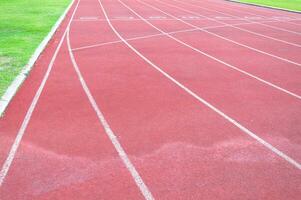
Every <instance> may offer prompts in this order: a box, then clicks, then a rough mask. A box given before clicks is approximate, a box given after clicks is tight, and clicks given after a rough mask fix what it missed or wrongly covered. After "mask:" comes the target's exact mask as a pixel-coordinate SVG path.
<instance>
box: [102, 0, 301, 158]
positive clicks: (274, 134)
mask: <svg viewBox="0 0 301 200" xmlns="http://www.w3.org/2000/svg"><path fill="white" fill-rule="evenodd" d="M127 3H129V2H127ZM129 4H130V5H131V6H133V7H135V9H139V7H140V6H139V5H138V4H136V3H133V2H132V3H129ZM121 6H122V5H121ZM120 9H121V8H118V10H120ZM124 9H126V8H125V7H124ZM108 13H109V16H110V10H108ZM110 17H112V16H110ZM112 23H113V25H114V26H116V27H118V25H117V23H121V22H115V21H112ZM139 23H143V22H139ZM166 23H167V24H166V25H168V22H166ZM135 27H136V31H137V32H143V27H140V26H139V25H138V24H136V26H135ZM118 31H119V32H120V33H121V34H122V35H126V34H127V33H126V31H124V30H121V29H119V30H118ZM209 41H210V40H208V42H209ZM130 43H131V44H132V45H133V46H134V47H135V48H137V49H138V50H139V51H140V52H141V53H142V54H143V55H145V56H146V57H147V58H149V59H150V60H151V61H153V62H154V63H155V64H157V65H159V66H160V67H161V68H162V69H163V70H165V71H167V72H168V73H170V74H171V75H172V76H174V77H175V78H176V79H177V80H179V81H180V82H182V83H184V85H186V86H188V87H189V88H190V89H192V91H195V92H196V93H197V94H199V95H200V96H202V97H204V98H205V99H206V100H208V101H209V102H212V103H213V104H214V105H216V106H217V107H218V108H221V109H222V110H223V111H225V112H226V113H228V114H229V115H230V116H233V117H234V118H235V119H237V120H239V121H240V122H241V123H242V124H244V125H246V126H248V127H250V128H251V129H252V130H254V131H255V132H256V133H257V132H258V133H260V135H263V136H265V137H266V138H267V140H269V141H271V142H272V143H274V144H276V145H277V146H279V147H280V148H281V149H283V150H284V151H287V152H288V154H289V155H291V156H293V157H295V158H296V159H297V160H300V159H301V157H300V153H299V152H300V146H299V143H300V137H299V134H298V130H299V129H300V127H299V125H298V123H296V120H297V121H298V120H299V118H298V117H297V116H298V115H299V114H300V100H299V99H297V98H295V97H292V96H290V95H287V94H286V93H283V92H281V91H279V90H277V89H275V88H272V87H270V86H269V85H266V84H262V83H261V82H259V81H257V80H256V79H253V78H251V77H248V76H246V75H244V74H242V73H240V72H238V71H236V70H233V69H230V68H228V67H227V66H224V65H223V64H221V63H218V62H216V61H214V60H212V59H208V57H206V56H204V55H201V54H199V53H198V52H194V51H192V50H191V49H189V48H187V47H186V46H183V45H182V44H179V43H177V42H175V41H174V40H172V39H170V38H167V37H166V36H165V37H161V38H149V39H145V40H140V41H133V42H130ZM157 44H164V46H165V47H166V48H161V46H160V45H157ZM167 47H168V48H167ZM208 66H210V67H208ZM234 80H235V81H234ZM238 83H240V84H239V86H238V85H237V84H238ZM295 87H297V85H295ZM271 124H273V126H271ZM293 124H294V125H293ZM292 125H293V126H292ZM276 138H277V139H276ZM280 138H282V139H280Z"/></svg>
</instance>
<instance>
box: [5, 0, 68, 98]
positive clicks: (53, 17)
mask: <svg viewBox="0 0 301 200" xmlns="http://www.w3.org/2000/svg"><path fill="white" fill-rule="evenodd" d="M70 1H71V0H43V1H41V0H0V97H1V96H2V95H3V94H4V92H5V90H6V88H7V87H8V86H9V85H10V83H11V82H12V81H13V80H14V78H15V77H16V76H17V75H18V74H19V72H20V71H21V69H22V68H23V67H24V65H25V64H26V63H27V62H28V60H29V58H30V57H31V55H32V54H33V52H34V51H35V49H36V48H37V47H38V45H39V44H40V42H41V41H42V40H43V38H44V37H45V36H46V35H47V34H48V32H49V31H50V29H51V27H52V26H53V25H54V24H55V22H56V21H57V19H58V18H59V17H60V15H61V14H62V13H63V12H64V10H65V9H66V8H67V6H68V5H69V3H70Z"/></svg>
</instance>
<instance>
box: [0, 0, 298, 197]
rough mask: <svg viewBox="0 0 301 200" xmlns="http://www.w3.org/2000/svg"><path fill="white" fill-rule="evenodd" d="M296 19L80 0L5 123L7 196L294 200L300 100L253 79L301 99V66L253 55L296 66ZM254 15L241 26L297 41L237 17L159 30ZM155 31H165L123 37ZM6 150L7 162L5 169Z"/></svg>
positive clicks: (130, 0) (1, 159)
mask: <svg viewBox="0 0 301 200" xmlns="http://www.w3.org/2000/svg"><path fill="white" fill-rule="evenodd" d="M78 3H79V4H78ZM179 8H181V9H179ZM183 9H184V10H183ZM185 10H186V11H185ZM250 12H251V13H254V14H256V15H257V16H256V18H254V16H251V15H250V14H248V13H250ZM72 13H74V16H73V18H72ZM192 13H197V14H198V15H196V14H192ZM229 14H230V15H232V16H229ZM170 15H172V16H175V17H176V18H177V19H175V18H173V17H172V16H170ZM234 16H235V17H234ZM259 16H260V17H259ZM300 18H301V16H300V15H298V14H294V13H287V12H283V11H276V10H275V11H274V10H272V11H271V10H269V9H266V10H265V9H263V8H258V9H257V8H256V7H251V8H250V7H249V6H246V5H240V4H235V3H231V2H225V1H219V0H210V1H209V0H208V1H192V0H189V1H183V2H181V1H173V0H159V1H151V0H145V1H136V0H122V1H110V0H103V1H98V0H80V2H79V1H75V3H74V5H73V6H72V8H71V10H70V12H69V13H68V15H67V17H66V19H65V21H64V22H63V23H62V24H61V27H60V29H59V31H58V32H57V33H56V34H55V35H54V37H53V39H52V40H51V42H50V44H49V45H48V47H47V48H46V50H45V52H44V53H43V54H42V56H41V57H40V58H39V59H38V61H37V63H36V65H35V67H34V68H33V70H32V72H31V74H30V76H29V77H28V78H27V80H26V81H25V82H24V84H23V86H22V87H21V89H20V90H19V92H18V93H17V95H16V96H15V98H14V99H13V101H12V102H11V104H10V105H9V107H8V109H7V111H6V114H5V116H4V117H3V118H1V119H0V133H1V134H0V163H1V168H2V171H3V168H5V167H6V168H7V169H8V173H7V174H5V175H4V174H1V175H3V177H2V178H3V183H2V184H1V186H0V197H1V200H9V199H10V200H11V199H30V200H31V199H72V200H74V199H85V200H86V199H153V198H154V199H283V200H284V199H298V196H300V195H301V188H300V185H301V172H300V168H298V165H300V162H301V138H300V131H301V118H300V116H301V100H300V99H298V98H297V97H295V96H292V95H290V94H287V93H285V92H283V91H282V90H279V89H277V88H275V87H271V85H269V84H266V83H263V82H261V81H259V80H258V79H256V78H254V77H258V78H260V79H262V80H264V81H266V82H268V83H272V84H275V85H277V86H279V87H281V88H283V89H285V90H288V91H290V92H292V93H294V94H296V95H297V96H300V95H301V87H300V86H301V68H300V66H298V65H296V64H292V63H290V62H287V61H284V60H280V59H277V58H275V57H272V56H269V55H267V54H264V53H261V52H259V51H264V52H267V53H269V54H272V55H275V56H278V57H281V58H283V59H288V60H290V61H293V62H295V63H297V64H299V63H301V59H300V56H299V54H300V53H299V52H300V49H301V48H300V47H298V46H296V45H301V23H300ZM70 20H72V22H71V23H70V26H69V21H70ZM183 21H184V22H186V23H184V22H183ZM248 21H251V22H256V23H254V24H252V23H251V24H246V25H239V26H237V27H240V28H243V29H244V30H249V31H252V32H255V33H258V34H262V35H264V36H269V37H272V38H274V39H279V40H284V41H287V42H290V43H293V44H296V45H290V44H287V43H283V42H280V41H277V40H274V39H268V38H266V37H264V36H259V35H256V34H253V33H250V32H246V31H244V30H240V29H236V28H234V27H232V26H225V27H219V28H212V29H208V31H209V32H206V31H201V30H194V31H190V32H182V33H181V32H179V33H175V34H172V37H170V35H167V34H165V35H164V34H162V31H163V32H173V31H181V30H186V29H191V28H192V27H191V25H193V26H197V27H201V28H202V27H207V26H218V25H224V24H225V23H226V24H228V25H229V24H236V23H244V22H246V23H248ZM267 21H269V22H267ZM298 24H299V25H298ZM265 25H268V26H265ZM273 27H276V28H273ZM277 28H283V29H285V30H279V29H277ZM68 31H69V33H68ZM116 32H117V34H116ZM66 33H67V34H66ZM212 33H213V34H216V35H218V36H216V35H213V34H212ZM298 33H300V34H298ZM153 34H161V35H158V36H155V37H148V38H147V37H145V38H141V39H136V40H129V39H131V38H134V37H140V36H148V35H153ZM223 38H226V39H223ZM68 39H69V40H68ZM120 39H123V41H120ZM60 41H62V43H61V47H60V48H58V47H59V46H58V45H59V43H60ZM68 41H69V42H70V43H69V45H70V46H68ZM114 41H119V42H116V43H110V42H114ZM125 41H127V42H125ZM179 41H180V42H179ZM233 41H234V42H235V43H234V42H233ZM101 43H104V45H102V46H94V47H93V46H92V47H89V46H90V45H95V44H101ZM106 43H108V44H106ZM184 44H185V45H184ZM241 44H243V45H245V46H242V45H241ZM84 46H87V48H85V49H81V50H74V51H72V52H71V49H70V48H69V47H71V48H72V49H77V48H79V47H84ZM129 47H130V48H129ZM248 47H252V48H253V49H251V48H248ZM258 50H259V51H258ZM55 51H58V53H57V56H56V58H55V61H54V63H53V68H52V70H51V72H50V75H49V78H48V79H47V82H46V84H45V86H44V88H43V90H42V93H41V95H40V96H39V98H38V100H37V104H36V105H35V109H34V110H33V113H32V115H30V118H29V119H26V118H25V119H24V117H25V115H26V113H27V112H28V109H29V107H30V105H31V104H32V101H34V96H35V95H36V92H37V90H38V88H39V87H40V84H41V81H42V80H43V78H44V76H45V73H46V71H47V69H48V67H49V64H50V63H51V59H53V55H54V53H55ZM70 55H73V58H74V60H72V56H71V57H70ZM146 60H147V61H146ZM220 61H222V62H220ZM76 66H77V67H78V70H79V71H75V70H74V69H76ZM154 66H155V67H158V68H159V69H160V70H161V71H159V70H158V69H156V68H155V67H154ZM229 66H234V67H235V68H231V67H229ZM242 70H243V71H244V72H247V73H248V74H251V75H252V76H250V75H248V74H246V73H242ZM78 72H79V73H80V76H79V74H78ZM164 73H166V74H168V75H169V76H170V77H172V78H173V79H174V81H172V80H171V79H169V78H167V77H166V74H164ZM80 79H81V80H80ZM83 81H84V82H85V84H86V87H87V88H85V86H84V85H83ZM175 83H179V84H181V85H183V86H184V87H185V88H187V90H189V91H192V92H193V93H194V94H195V95H196V96H197V97H199V98H202V100H204V101H205V102H208V103H210V105H212V107H210V106H208V104H204V103H202V102H200V100H198V99H196V98H195V96H193V95H191V94H189V92H187V90H185V89H183V87H182V88H181V87H179V85H178V84H175ZM87 89H88V90H89V92H90V94H91V96H90V97H88V96H89V95H88V96H87ZM93 102H95V105H93ZM95 106H96V107H97V108H96V107H95ZM214 108H216V109H218V110H219V111H220V112H222V113H223V114H224V115H221V114H219V113H218V112H217V111H216V110H215V109H214ZM97 109H99V110H100V111H101V112H102V114H103V117H104V118H105V120H106V122H107V123H108V125H109V126H110V127H109V128H110V131H112V133H114V134H115V136H116V137H115V138H113V139H112V138H109V137H108V129H107V127H105V129H104V127H103V125H104V124H103V123H102V122H101V121H99V118H98V117H99V113H96V112H97ZM225 116H228V117H230V118H231V119H233V120H235V121H229V120H228V119H226V118H225ZM24 120H29V122H28V125H27V126H26V129H25V132H24V136H23V138H22V140H21V142H20V144H19V145H18V146H17V151H16V153H15V154H13V155H11V153H10V152H11V149H12V148H15V147H16V146H13V144H15V138H16V137H17V135H18V133H19V132H20V130H19V129H20V127H21V124H22V123H23V122H24ZM235 123H236V124H239V125H241V126H243V127H245V128H246V129H248V130H249V131H251V132H252V133H254V134H256V136H258V137H259V138H261V139H262V140H263V141H265V142H267V143H269V144H270V145H271V146H272V147H273V148H276V149H277V150H279V151H280V152H281V153H283V154H284V155H286V156H288V157H290V158H291V159H293V160H294V161H295V162H296V163H297V164H296V165H294V164H292V163H291V162H288V160H287V159H285V157H282V156H279V155H278V154H277V153H275V151H272V150H271V149H270V148H267V146H265V145H263V144H262V143H260V142H258V140H256V139H254V138H252V137H250V136H249V135H248V134H246V133H245V132H244V131H242V130H241V129H239V128H237V126H235V125H234V124H235ZM114 142H117V143H118V144H119V145H120V148H123V150H124V155H121V154H120V152H119V151H118V148H119V147H118V144H117V147H116V143H114ZM116 150H117V151H116ZM9 155H11V156H13V161H12V164H11V165H9V166H4V164H5V163H6V160H7V158H8V156H9ZM124 157H127V158H128V159H129V162H130V164H132V167H133V169H129V165H127V164H126V163H125V162H124V160H122V159H123V158H124ZM131 170H136V171H137V174H135V173H133V171H131ZM137 177H138V179H137ZM139 178H141V179H139ZM136 180H141V181H142V182H143V183H144V184H145V188H144V187H141V184H140V185H139V183H137V182H135V181H136ZM147 192H149V193H147Z"/></svg>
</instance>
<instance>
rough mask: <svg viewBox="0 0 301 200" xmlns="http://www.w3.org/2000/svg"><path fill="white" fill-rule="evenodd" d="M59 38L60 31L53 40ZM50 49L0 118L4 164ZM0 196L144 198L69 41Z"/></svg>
mask: <svg viewBox="0 0 301 200" xmlns="http://www.w3.org/2000/svg"><path fill="white" fill-rule="evenodd" d="M75 4H76V2H75ZM86 4H88V5H89V6H87V5H86ZM94 5H95V3H94ZM73 8H74V7H73ZM90 8H93V6H91V1H81V3H80V4H79V7H78V11H79V13H81V11H82V9H90ZM70 12H72V11H70ZM69 20H70V16H68V18H67V19H66V21H69ZM66 21H65V22H64V23H63V24H62V26H61V29H63V31H65V29H66ZM61 38H62V34H61V32H59V33H58V34H57V35H55V37H54V38H53V41H60V40H61ZM55 43H56V42H55ZM54 46H55V48H57V46H56V45H54ZM49 48H50V49H47V50H46V51H45V52H44V53H43V55H42V56H41V57H40V60H39V63H38V65H37V66H35V68H34V71H33V72H32V73H31V75H30V77H29V78H28V79H27V80H26V81H25V83H24V86H23V87H22V88H21V90H20V92H19V93H18V94H17V97H16V98H14V100H13V102H12V104H10V106H9V108H8V110H7V113H6V115H5V117H4V118H2V119H1V127H0V132H1V140H0V147H1V148H0V149H1V151H0V155H1V166H2V165H3V163H4V159H6V157H7V156H8V153H9V152H8V150H9V148H8V147H9V146H11V145H12V141H13V140H14V138H15V137H16V133H17V132H18V128H19V127H20V123H21V122H22V120H23V119H22V117H23V118H24V115H25V113H24V111H23V110H25V111H26V109H28V106H29V105H28V103H27V101H28V100H27V98H28V97H27V95H30V96H31V93H32V90H33V89H35V90H36V87H37V86H36V79H38V80H39V81H37V82H39V83H40V81H41V75H42V74H45V70H44V68H47V67H48V65H49V61H50V60H49V58H48V57H52V56H53V53H54V49H53V47H52V44H51V46H50V47H49ZM39 67H40V68H39ZM42 76H43V75H42ZM32 85H33V86H34V88H32V87H31V86H32ZM23 100H25V103H24V102H23ZM19 112H20V113H22V117H21V116H19V115H20V113H19ZM11 120H12V121H13V123H12V122H11ZM15 120H18V121H15ZM19 120H20V121H19ZM12 124H13V125H12ZM15 124H17V125H15ZM1 173H2V171H1ZM1 175H2V174H1ZM1 178H2V177H1ZM0 199H1V200H12V199H14V200H21V199H22V200H34V199H39V200H40V199H72V200H75V199H143V196H142V195H141V193H140V191H139V189H138V188H137V186H136V184H135V182H134V181H133V179H132V177H131V175H130V173H129V172H128V170H127V169H126V167H125V166H124V165H123V163H122V161H121V159H120V158H119V156H118V154H117V152H116V150H115V149H114V147H113V145H112V144H111V142H110V140H109V138H108V137H107V135H106V134H105V132H104V130H103V127H102V126H101V124H100V123H99V120H98V119H97V117H96V113H95V111H94V110H93V108H92V106H91V104H90V103H89V101H88V98H87V96H86V94H85V93H84V91H83V89H82V86H81V84H80V82H79V80H78V77H77V75H76V73H75V71H74V68H73V66H72V63H71V61H70V59H69V53H68V48H67V45H66V40H64V42H63V44H62V46H61V48H60V50H59V52H58V56H57V57H56V59H55V62H54V65H53V69H52V71H51V73H50V76H49V79H48V81H47V82H46V85H45V88H44V90H43V92H42V94H41V97H40V98H39V101H38V103H37V106H36V108H35V110H34V112H33V115H32V117H31V119H30V122H29V125H28V127H27V128H26V131H25V135H24V137H23V139H22V141H21V144H20V146H19V148H18V150H17V153H16V155H15V158H14V160H13V163H12V165H11V166H10V168H9V171H8V174H7V176H6V177H5V179H4V182H3V183H2V184H1V186H0Z"/></svg>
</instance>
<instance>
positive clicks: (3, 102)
mask: <svg viewBox="0 0 301 200" xmlns="http://www.w3.org/2000/svg"><path fill="white" fill-rule="evenodd" d="M73 2H74V0H72V1H71V3H70V4H69V6H68V7H67V8H66V10H65V11H64V13H63V14H62V15H61V16H60V18H59V19H58V20H57V22H56V23H55V24H54V26H53V27H52V28H51V30H50V32H49V33H48V35H47V36H46V37H45V38H44V40H43V41H42V42H41V43H40V45H39V46H38V48H37V49H36V50H35V52H34V53H33V55H32V56H31V58H30V59H29V61H28V63H27V64H26V65H25V67H24V68H23V69H22V71H21V72H20V74H19V75H18V76H17V77H16V78H15V79H14V81H13V82H12V83H11V84H10V86H9V87H8V88H7V90H6V92H5V93H4V94H3V96H2V97H1V99H0V116H2V115H3V113H4V111H5V109H6V108H7V106H8V104H9V103H10V101H11V100H12V98H13V97H14V96H15V94H16V92H17V91H18V88H19V87H20V85H21V84H22V83H23V81H24V80H25V79H26V77H27V75H28V73H29V72H30V71H31V69H32V67H33V66H34V64H35V62H36V61H37V59H38V58H39V56H40V55H41V53H42V52H43V51H44V49H45V48H46V46H47V44H48V42H49V41H50V40H51V38H52V36H53V35H54V33H55V32H56V30H57V29H58V27H59V26H60V24H61V23H62V21H63V20H64V19H65V17H66V15H67V13H68V11H69V10H70V8H71V6H72V4H73Z"/></svg>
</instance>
